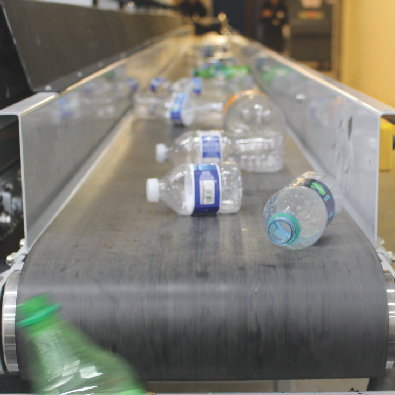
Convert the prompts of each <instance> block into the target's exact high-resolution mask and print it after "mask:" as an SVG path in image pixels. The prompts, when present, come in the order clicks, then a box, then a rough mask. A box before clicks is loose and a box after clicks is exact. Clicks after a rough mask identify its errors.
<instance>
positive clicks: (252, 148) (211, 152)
mask: <svg viewBox="0 0 395 395" xmlns="http://www.w3.org/2000/svg"><path fill="white" fill-rule="evenodd" d="M270 144H271V139H270V135H269V132H266V134H265V133H259V134H258V133H257V134H256V135H251V134H250V135H246V136H242V135H237V136H235V135H229V134H228V133H226V132H225V131H223V130H196V131H189V132H185V133H183V134H181V135H180V136H179V137H178V138H176V139H175V140H174V142H173V143H172V144H171V145H170V146H169V147H167V146H166V145H165V144H157V145H156V160H157V162H159V163H162V162H165V161H169V162H170V163H172V164H173V165H179V164H182V163H222V162H226V161H230V162H236V163H238V164H239V167H240V169H241V170H246V171H251V172H258V173H265V172H274V171H277V170H279V163H282V162H281V161H280V160H279V158H278V157H277V155H278V152H277V151H274V153H273V152H272V150H271V146H270ZM273 155H274V156H273ZM281 167H282V165H281Z"/></svg>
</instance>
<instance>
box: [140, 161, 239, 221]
mask: <svg viewBox="0 0 395 395" xmlns="http://www.w3.org/2000/svg"><path fill="white" fill-rule="evenodd" d="M242 196H243V187H242V179H241V173H240V170H239V167H238V166H237V165H236V164H235V163H223V164H220V165H218V164H212V163H209V164H183V165H179V166H176V167H175V168H174V169H173V170H171V171H170V172H169V173H168V174H167V175H166V176H165V177H164V178H163V179H162V180H158V179H157V178H150V179H148V180H147V199H148V201H149V202H155V203H157V202H159V201H160V200H162V201H164V202H165V203H166V204H167V205H168V206H169V207H170V208H172V209H173V210H174V211H175V212H177V213H178V214H181V215H191V214H210V213H223V214H229V213H236V212H237V211H239V210H240V206H241V199H242Z"/></svg>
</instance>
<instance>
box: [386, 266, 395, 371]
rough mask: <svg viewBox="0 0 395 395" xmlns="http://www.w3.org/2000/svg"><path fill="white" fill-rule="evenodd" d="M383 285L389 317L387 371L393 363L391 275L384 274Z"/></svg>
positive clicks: (394, 292)
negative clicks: (385, 290) (385, 291)
mask: <svg viewBox="0 0 395 395" xmlns="http://www.w3.org/2000/svg"><path fill="white" fill-rule="evenodd" d="M384 276H385V285H386V289H387V298H388V316H389V346H388V357H387V369H392V368H393V366H394V362H395V285H394V278H393V277H392V274H391V273H388V272H385V273H384Z"/></svg>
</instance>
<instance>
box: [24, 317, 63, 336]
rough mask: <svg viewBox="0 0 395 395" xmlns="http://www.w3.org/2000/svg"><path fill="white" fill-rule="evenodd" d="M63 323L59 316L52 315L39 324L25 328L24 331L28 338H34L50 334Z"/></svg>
mask: <svg viewBox="0 0 395 395" xmlns="http://www.w3.org/2000/svg"><path fill="white" fill-rule="evenodd" d="M61 322H62V321H61V320H60V319H59V316H58V315H57V314H51V315H49V316H47V317H45V318H43V319H41V320H40V321H38V322H35V323H33V324H31V325H27V326H25V327H23V331H24V332H25V333H26V336H27V337H28V338H34V337H36V336H41V335H42V334H45V333H47V332H50V331H51V330H52V329H53V328H54V327H58V326H59V325H60V323H61Z"/></svg>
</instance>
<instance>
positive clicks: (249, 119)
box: [224, 90, 286, 172]
mask: <svg viewBox="0 0 395 395" xmlns="http://www.w3.org/2000/svg"><path fill="white" fill-rule="evenodd" d="M224 111H225V116H224V129H225V131H226V132H227V133H229V134H230V135H234V136H235V138H236V139H238V140H239V143H238V144H235V145H236V146H237V147H239V148H240V150H239V151H238V152H237V155H238V157H239V159H238V162H239V164H240V167H241V168H242V169H245V170H248V171H263V172H274V171H278V170H281V169H282V168H283V166H284V137H285V131H286V126H285V120H284V117H283V115H282V112H281V110H280V109H278V107H277V106H276V105H275V104H274V103H273V102H272V101H271V100H270V99H269V98H268V97H267V96H266V95H264V94H263V93H261V92H256V91H252V90H249V91H243V92H240V93H239V94H236V95H235V96H233V98H232V99H230V101H229V102H228V104H227V105H226V106H225V110H224ZM253 148H254V149H255V154H254V155H252V152H253ZM258 169H260V170H258Z"/></svg>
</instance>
